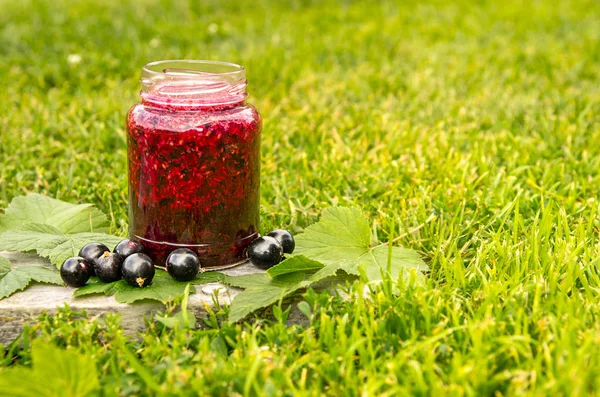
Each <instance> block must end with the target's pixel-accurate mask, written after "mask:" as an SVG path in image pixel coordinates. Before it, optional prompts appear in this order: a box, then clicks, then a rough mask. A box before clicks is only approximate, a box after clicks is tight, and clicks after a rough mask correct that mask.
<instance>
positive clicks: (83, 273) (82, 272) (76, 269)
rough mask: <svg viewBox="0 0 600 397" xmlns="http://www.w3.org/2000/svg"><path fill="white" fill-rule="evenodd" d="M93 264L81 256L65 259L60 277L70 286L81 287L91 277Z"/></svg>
mask: <svg viewBox="0 0 600 397" xmlns="http://www.w3.org/2000/svg"><path fill="white" fill-rule="evenodd" d="M91 268H92V265H91V264H90V263H89V262H88V261H86V260H85V259H84V258H82V257H80V256H74V257H72V258H69V259H67V260H65V261H64V262H63V264H62V266H61V267H60V277H61V278H62V280H63V281H64V282H65V284H67V285H68V286H69V287H81V286H82V285H85V283H87V281H88V280H89V279H90V269H91Z"/></svg>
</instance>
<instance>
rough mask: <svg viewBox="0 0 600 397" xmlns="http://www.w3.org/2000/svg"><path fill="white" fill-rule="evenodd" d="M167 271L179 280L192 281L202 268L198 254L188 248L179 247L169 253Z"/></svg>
mask: <svg viewBox="0 0 600 397" xmlns="http://www.w3.org/2000/svg"><path fill="white" fill-rule="evenodd" d="M166 265H167V271H168V272H169V274H170V275H171V277H173V278H174V279H175V280H177V281H190V280H193V279H194V277H196V275H197V274H198V271H199V270H200V260H199V259H198V255H196V253H195V252H194V251H192V250H189V249H187V248H179V249H176V250H175V251H173V252H171V253H170V254H169V257H168V258H167V261H166Z"/></svg>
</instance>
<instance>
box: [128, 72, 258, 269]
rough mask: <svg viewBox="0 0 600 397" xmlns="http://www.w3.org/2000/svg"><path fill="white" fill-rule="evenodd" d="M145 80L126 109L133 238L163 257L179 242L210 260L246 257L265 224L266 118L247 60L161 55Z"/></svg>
mask: <svg viewBox="0 0 600 397" xmlns="http://www.w3.org/2000/svg"><path fill="white" fill-rule="evenodd" d="M215 65H216V67H215ZM230 69H231V70H230ZM142 83H143V84H144V85H145V90H142V93H141V96H142V102H141V103H139V104H137V105H135V106H134V107H133V108H132V109H131V110H130V111H129V114H128V116H127V131H128V157H129V218H130V237H131V238H132V239H135V240H138V241H140V242H141V243H142V244H143V245H144V246H145V249H146V252H147V253H148V254H149V255H150V256H151V257H152V258H153V259H154V260H155V264H157V265H163V264H164V261H165V259H166V257H167V256H168V254H169V253H170V252H171V251H173V250H174V249H176V248H180V247H185V248H190V249H192V250H193V251H195V252H196V253H197V254H198V255H199V257H200V261H201V263H202V266H203V267H224V266H231V265H235V264H238V263H241V262H243V261H245V260H246V247H247V246H248V245H249V244H250V242H251V241H252V240H253V239H254V238H256V237H257V230H258V223H259V199H260V193H259V185H260V131H261V120H260V116H259V114H258V112H257V111H256V109H255V108H254V107H253V106H251V105H249V104H246V103H245V101H244V100H245V98H246V96H247V95H246V92H245V87H246V80H245V77H244V69H243V68H241V67H239V66H237V65H233V64H224V63H213V62H201V61H196V62H194V61H165V62H155V63H153V64H149V65H146V67H145V68H144V77H143V78H142Z"/></svg>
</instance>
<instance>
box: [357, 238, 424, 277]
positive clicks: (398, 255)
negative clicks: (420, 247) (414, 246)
mask: <svg viewBox="0 0 600 397" xmlns="http://www.w3.org/2000/svg"><path fill="white" fill-rule="evenodd" d="M388 248H389V247H387V246H384V245H380V246H377V247H375V248H373V249H371V250H369V252H368V253H367V254H366V255H364V257H361V260H363V259H364V261H363V262H362V263H361V264H360V265H359V267H360V268H361V269H363V270H364V272H365V274H366V276H367V279H368V280H369V281H380V280H381V275H382V271H383V274H386V273H387V261H388ZM412 269H415V270H417V274H418V275H422V273H421V271H426V270H428V266H427V265H426V264H425V263H424V262H423V260H422V259H421V256H420V255H419V254H418V253H417V252H416V251H414V250H410V249H406V248H401V247H392V272H391V274H389V276H390V277H391V279H392V280H397V279H398V277H399V276H404V277H406V276H407V275H408V273H409V271H410V270H412Z"/></svg>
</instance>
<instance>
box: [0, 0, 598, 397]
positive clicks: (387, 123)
mask: <svg viewBox="0 0 600 397" xmlns="http://www.w3.org/2000/svg"><path fill="white" fill-rule="evenodd" d="M291 3H292V4H291V5H290V6H289V7H288V6H283V5H282V4H279V3H276V2H272V3H271V2H266V1H255V2H252V3H251V4H250V3H248V4H247V3H242V2H240V3H236V4H233V3H229V2H218V1H210V2H202V3H201V5H196V3H195V2H159V1H147V2H131V3H127V4H122V2H117V1H109V2H101V3H100V2H99V3H97V4H96V3H93V2H91V1H73V2H64V1H58V2H33V1H19V2H9V1H0V56H1V59H2V65H1V67H0V80H1V81H2V82H3V83H2V88H1V89H0V103H2V110H1V111H0V207H4V206H5V205H6V204H7V203H8V202H9V201H10V199H11V198H12V197H14V196H16V195H20V194H23V193H24V192H40V193H45V194H48V195H51V196H54V197H58V198H60V199H63V200H66V201H73V202H76V201H83V202H93V203H95V204H97V205H98V206H99V207H100V208H102V209H103V210H104V211H105V212H107V213H109V214H110V217H111V220H112V230H113V232H114V233H117V234H125V233H126V228H127V176H126V168H125V167H126V146H125V145H126V142H125V131H124V115H125V113H126V112H127V110H128V108H129V107H130V106H131V105H133V104H134V103H135V102H136V101H137V100H138V98H137V91H138V90H139V84H138V79H139V77H140V67H141V66H142V65H143V64H144V63H146V62H149V61H151V60H157V59H174V58H189V59H218V60H226V61H232V62H237V63H241V64H243V65H245V66H246V67H247V69H248V79H249V83H250V86H249V89H250V92H251V97H250V102H252V103H253V104H254V105H255V106H256V107H257V108H258V109H259V110H260V111H261V113H262V115H263V118H264V133H263V145H262V153H263V160H262V175H261V194H262V222H263V224H262V229H263V231H264V230H267V229H270V228H273V227H275V226H277V227H287V228H290V229H292V230H295V231H297V232H299V231H301V230H302V228H303V227H305V226H306V225H308V224H310V223H312V222H313V221H314V220H315V219H316V217H317V216H318V213H319V211H320V209H321V208H323V207H326V206H329V205H332V204H333V205H335V204H340V205H355V206H359V207H360V208H361V209H363V210H364V211H365V212H366V213H367V214H369V215H370V217H371V220H372V223H373V229H374V231H376V233H377V235H378V237H379V239H381V240H382V241H386V240H387V239H388V236H389V235H392V236H400V238H399V239H398V243H399V244H402V245H404V246H407V247H411V248H414V249H417V250H419V251H420V252H421V253H422V255H423V256H424V258H425V259H426V261H427V262H428V264H429V265H430V267H431V270H432V271H431V273H430V275H429V277H428V279H427V282H426V285H424V286H422V287H419V288H417V289H409V290H406V292H404V293H402V294H400V296H393V295H391V294H390V293H388V292H386V291H385V290H384V289H376V290H375V292H373V293H372V294H370V298H369V299H368V300H365V299H363V298H362V297H361V294H359V293H358V292H356V291H362V289H357V290H356V291H354V292H352V291H351V292H350V296H351V297H353V298H355V299H351V300H350V301H348V302H347V301H344V300H342V299H340V298H338V297H330V296H328V295H321V296H316V295H314V294H309V295H308V296H306V297H305V300H306V301H307V302H308V306H310V308H311V312H312V314H310V313H309V317H310V321H309V325H308V326H302V327H301V326H293V327H286V326H285V319H284V317H285V316H284V315H283V314H279V315H276V316H275V317H276V319H275V320H274V321H268V322H266V321H264V320H263V321H258V322H257V323H248V324H244V325H237V326H233V325H223V326H219V325H217V322H216V319H213V320H214V321H213V322H212V323H211V324H212V326H211V327H209V328H208V329H206V330H202V331H195V332H180V333H173V332H170V331H163V330H161V329H159V328H158V326H156V325H152V326H151V328H150V332H149V334H147V335H145V336H144V337H143V338H144V339H143V341H142V342H132V345H131V346H130V347H131V349H132V350H133V351H136V353H137V354H138V357H139V358H140V360H141V362H143V363H144V365H146V366H148V367H149V368H151V369H152V370H153V371H154V372H155V373H156V376H157V379H160V381H161V384H163V387H164V390H163V391H165V392H167V393H169V392H171V393H173V392H175V391H178V392H181V393H188V392H189V394H194V393H193V392H192V391H191V390H193V389H195V390H199V391H200V392H201V393H206V394H211V393H212V394H219V393H221V394H229V393H231V392H236V393H241V394H265V395H281V394H290V395H291V394H300V395H302V394H308V395H321V393H322V392H325V393H328V394H330V395H336V396H339V395H356V394H361V393H362V394H365V395H385V394H386V393H388V394H390V395H391V394H417V395H418V394H428V393H431V394H435V395H439V394H440V393H448V394H452V395H493V394H494V393H500V394H505V395H514V394H517V393H530V394H532V395H539V394H547V395H560V394H563V395H576V394H584V393H589V392H593V391H594V390H596V389H597V388H598V386H599V385H598V377H597V376H596V374H597V373H599V371H600V351H599V349H598V347H597V346H598V344H599V343H600V328H599V325H598V324H599V322H598V314H599V310H600V305H599V304H598V297H599V288H600V278H599V271H598V266H599V259H598V257H599V251H600V248H599V244H598V226H599V216H598V210H599V208H598V196H599V192H600V145H598V144H597V143H598V142H599V141H600V128H599V127H600V76H599V71H600V7H599V4H598V2H596V1H563V2H558V1H557V2H518V1H514V2H513V1H509V2H489V3H486V2H467V1H461V2H456V3H452V4H451V3H447V2H437V1H436V2H428V3H422V2H412V1H409V2H398V4H394V3H392V2H383V3H381V4H377V5H374V4H371V3H368V4H367V3H354V2H352V3H351V2H339V3H338V2H331V1H325V2H309V1H295V2H291ZM392 228H393V230H392ZM356 288H358V287H356ZM285 307H286V306H285V305H284V309H285ZM276 311H277V309H276ZM69 316H70V315H69V314H61V315H59V316H57V317H56V318H51V317H48V318H46V319H44V320H43V321H42V322H41V324H40V326H39V329H41V330H45V331H44V333H43V335H42V336H41V337H44V338H48V339H49V340H52V341H53V342H54V343H57V344H59V345H66V346H70V347H71V348H76V349H82V350H87V351H92V352H95V354H97V360H98V361H97V364H98V368H99V370H100V371H101V373H102V376H103V379H102V381H103V383H104V384H106V385H107V387H108V389H107V390H108V391H107V394H111V393H113V392H114V393H117V392H118V393H121V394H125V395H127V394H132V395H136V394H139V393H142V392H144V391H147V389H146V387H147V386H146V385H145V384H144V382H143V378H142V377H140V376H139V374H136V373H135V372H132V371H131V370H130V369H129V365H128V364H127V363H126V362H125V361H123V360H124V359H123V358H122V357H120V355H119V352H118V347H115V346H116V345H113V344H112V341H114V340H115V338H121V337H122V336H120V332H121V331H120V330H119V327H118V325H115V324H114V323H113V322H110V321H109V322H108V326H107V328H106V329H105V328H102V326H101V325H99V324H89V323H87V322H72V321H68V320H67V318H68V317H69ZM222 317H223V315H222V314H219V318H222ZM217 335H220V336H221V338H222V340H223V341H224V343H225V346H226V347H227V353H228V354H226V355H223V354H222V353H223V351H222V350H220V349H219V348H218V347H215V346H216V344H219V343H220V342H214V340H215V337H216V336H217ZM25 339H27V338H25ZM14 349H15V351H14V352H11V354H9V355H8V356H6V357H5V359H4V364H9V363H10V362H11V361H12V353H18V355H20V356H21V358H20V359H18V360H17V361H20V362H22V363H24V364H28V363H29V361H28V360H29V358H28V354H29V353H28V347H27V345H25V347H24V348H20V347H15V348H14Z"/></svg>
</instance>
